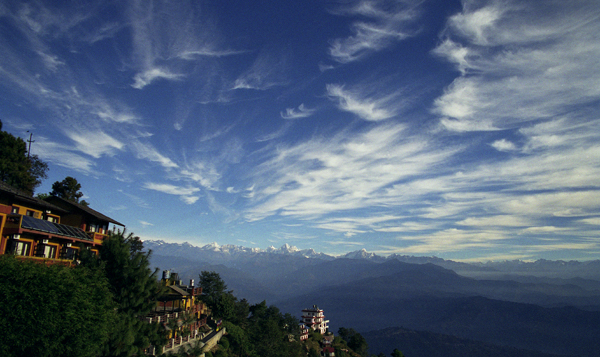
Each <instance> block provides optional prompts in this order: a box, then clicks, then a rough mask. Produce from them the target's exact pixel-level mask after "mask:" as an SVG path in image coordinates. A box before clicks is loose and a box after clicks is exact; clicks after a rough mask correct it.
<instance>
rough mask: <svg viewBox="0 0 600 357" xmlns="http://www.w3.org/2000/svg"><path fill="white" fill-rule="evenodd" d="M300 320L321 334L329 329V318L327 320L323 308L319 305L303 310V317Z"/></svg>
mask: <svg viewBox="0 0 600 357" xmlns="http://www.w3.org/2000/svg"><path fill="white" fill-rule="evenodd" d="M300 320H301V322H302V323H303V324H304V325H306V327H308V328H309V329H312V330H314V331H318V332H319V333H321V334H324V333H325V332H327V330H328V329H329V325H328V324H329V320H325V315H324V314H323V310H321V309H319V307H318V306H317V305H313V306H312V308H308V309H304V310H302V318H301V319H300ZM307 335H308V333H307Z"/></svg>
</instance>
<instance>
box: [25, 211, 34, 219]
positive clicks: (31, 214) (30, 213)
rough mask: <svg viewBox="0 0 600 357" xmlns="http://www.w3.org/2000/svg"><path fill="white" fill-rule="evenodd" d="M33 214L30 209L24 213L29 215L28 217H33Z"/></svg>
mask: <svg viewBox="0 0 600 357" xmlns="http://www.w3.org/2000/svg"><path fill="white" fill-rule="evenodd" d="M33 214H34V212H33V211H30V210H27V212H26V213H25V215H26V216H29V217H33Z"/></svg>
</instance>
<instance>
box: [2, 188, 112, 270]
mask: <svg viewBox="0 0 600 357" xmlns="http://www.w3.org/2000/svg"><path fill="white" fill-rule="evenodd" d="M109 224H113V225H119V226H121V227H124V225H123V224H121V223H119V222H117V221H115V220H114V219H112V218H110V217H107V216H105V215H103V214H101V213H100V212H97V211H95V210H93V209H91V208H89V207H86V206H83V205H80V204H78V203H75V202H71V201H67V200H65V199H62V198H59V197H49V198H48V199H46V200H41V199H38V198H36V197H32V196H31V195H29V194H28V193H26V192H23V191H21V190H17V189H15V188H13V187H11V186H8V185H6V184H5V183H3V182H0V254H6V253H12V254H15V255H16V256H19V258H22V259H32V260H37V261H39V262H42V263H45V264H65V265H71V264H72V262H73V261H74V260H76V259H77V257H78V255H79V252H80V251H81V249H90V250H91V251H92V252H93V253H97V252H98V247H99V246H100V245H101V244H102V240H103V239H104V237H105V236H106V234H107V233H108V228H109V227H108V226H109Z"/></svg>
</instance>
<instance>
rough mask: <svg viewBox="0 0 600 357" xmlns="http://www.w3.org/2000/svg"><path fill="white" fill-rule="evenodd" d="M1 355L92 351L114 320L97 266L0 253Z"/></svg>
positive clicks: (106, 335) (106, 287)
mask: <svg viewBox="0 0 600 357" xmlns="http://www.w3.org/2000/svg"><path fill="white" fill-rule="evenodd" d="M0 281H1V284H0V331H2V333H1V334H0V355H1V356H5V357H10V356H40V357H42V356H49V357H50V356H73V357H79V356H95V355H97V351H100V350H102V348H103V346H104V345H105V344H106V343H107V341H108V340H109V336H110V334H111V330H112V326H113V324H114V323H115V322H116V317H117V316H116V314H115V313H114V310H113V309H114V307H115V306H116V305H115V302H114V301H113V299H112V294H111V293H110V288H109V283H108V280H107V279H106V276H105V275H104V274H103V272H102V271H101V270H97V269H90V268H87V267H82V266H79V267H74V268H68V267H64V266H58V265H55V266H51V267H46V266H44V265H40V264H36V263H32V262H22V261H20V260H17V259H16V258H14V257H12V256H8V255H4V256H0Z"/></svg>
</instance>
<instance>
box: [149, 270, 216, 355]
mask: <svg viewBox="0 0 600 357" xmlns="http://www.w3.org/2000/svg"><path fill="white" fill-rule="evenodd" d="M161 284H162V285H163V286H164V287H165V289H164V291H163V293H162V294H161V295H160V296H158V297H157V298H156V306H155V307H154V309H153V310H152V311H151V312H150V313H149V314H148V315H146V321H147V322H149V323H154V322H158V323H161V324H162V325H163V326H164V327H165V329H166V331H167V332H168V333H167V336H166V337H167V341H168V342H167V345H166V346H164V348H163V349H162V352H160V353H165V352H167V351H169V352H174V350H175V349H179V348H181V347H182V346H186V345H189V344H191V343H193V342H196V341H198V340H202V339H203V338H205V337H206V336H208V335H209V334H210V333H211V332H212V329H211V328H210V327H209V326H208V324H207V322H208V321H207V320H208V318H209V315H210V310H209V309H208V307H207V306H206V304H205V303H204V302H203V301H202V300H201V299H200V298H201V296H202V288H201V287H196V286H195V285H194V280H190V283H189V285H183V284H182V281H181V280H179V276H178V274H177V273H171V272H170V271H168V270H165V271H163V277H162V279H161ZM147 352H148V353H147V354H150V355H153V354H157V351H156V349H155V348H154V347H150V348H148V349H147ZM160 353H158V354H160Z"/></svg>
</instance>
